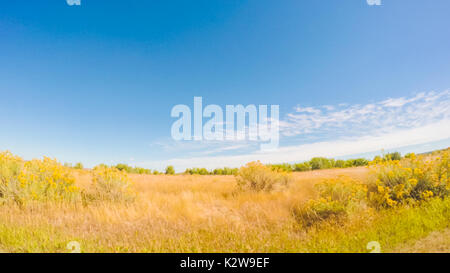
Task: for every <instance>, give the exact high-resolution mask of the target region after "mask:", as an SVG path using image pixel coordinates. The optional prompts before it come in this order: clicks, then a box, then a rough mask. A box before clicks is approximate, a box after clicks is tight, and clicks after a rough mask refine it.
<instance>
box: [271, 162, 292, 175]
mask: <svg viewBox="0 0 450 273" xmlns="http://www.w3.org/2000/svg"><path fill="white" fill-rule="evenodd" d="M269 167H271V168H272V170H273V171H277V172H287V173H289V172H292V171H293V170H294V167H293V166H292V165H291V164H288V163H284V164H272V165H269Z"/></svg>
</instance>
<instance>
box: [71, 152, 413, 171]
mask: <svg viewBox="0 0 450 273" xmlns="http://www.w3.org/2000/svg"><path fill="white" fill-rule="evenodd" d="M410 156H411V154H406V155H405V157H410ZM401 158H402V155H401V154H400V153H399V152H393V153H388V154H384V155H383V156H375V157H374V159H373V160H376V161H390V160H400V159H401ZM368 164H369V161H368V160H367V159H365V158H356V159H347V160H343V159H337V160H336V159H333V158H326V157H314V158H312V159H311V160H309V161H305V162H301V163H294V164H289V163H283V164H268V165H267V166H269V167H271V168H272V170H276V171H281V172H306V171H312V170H323V169H333V168H351V167H360V166H367V165H368ZM64 165H65V166H66V167H70V168H74V169H83V164H81V163H76V164H75V165H73V166H72V164H69V163H65V164H64ZM98 166H104V167H114V168H116V169H118V170H121V171H125V172H127V173H133V174H153V175H159V174H167V175H174V174H175V168H174V167H173V166H167V167H166V169H165V172H159V171H157V170H153V171H152V170H150V169H145V168H141V167H132V166H130V165H127V164H124V163H119V164H117V165H115V166H107V165H105V164H100V165H98ZM238 171H239V169H238V168H227V167H225V168H217V169H214V170H208V169H206V168H189V169H186V170H185V171H184V173H183V174H190V175H193V174H197V175H236V174H237V173H238Z"/></svg>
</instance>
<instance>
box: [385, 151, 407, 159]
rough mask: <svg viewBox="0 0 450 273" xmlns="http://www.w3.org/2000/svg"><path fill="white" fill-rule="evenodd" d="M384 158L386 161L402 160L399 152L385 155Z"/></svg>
mask: <svg viewBox="0 0 450 273" xmlns="http://www.w3.org/2000/svg"><path fill="white" fill-rule="evenodd" d="M383 158H384V160H386V161H392V160H400V159H402V155H401V154H400V153H399V152H394V153H389V154H385V155H384V157H383Z"/></svg>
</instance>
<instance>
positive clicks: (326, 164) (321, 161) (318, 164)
mask: <svg viewBox="0 0 450 273" xmlns="http://www.w3.org/2000/svg"><path fill="white" fill-rule="evenodd" d="M309 164H310V165H311V169H312V170H321V169H330V168H332V167H333V161H331V160H330V159H328V158H325V157H314V158H312V159H311V160H310V161H309Z"/></svg>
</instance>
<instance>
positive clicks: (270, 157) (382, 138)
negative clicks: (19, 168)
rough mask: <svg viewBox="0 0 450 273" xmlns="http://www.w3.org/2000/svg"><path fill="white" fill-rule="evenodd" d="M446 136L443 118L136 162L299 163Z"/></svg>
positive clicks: (181, 165) (449, 135)
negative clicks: (267, 147)
mask: <svg viewBox="0 0 450 273" xmlns="http://www.w3.org/2000/svg"><path fill="white" fill-rule="evenodd" d="M446 139H450V120H443V121H440V122H436V123H433V124H429V125H426V126H422V127H418V128H412V129H404V130H396V131H393V132H390V133H381V134H377V135H366V136H362V137H352V138H349V137H347V138H343V139H339V140H330V141H322V142H316V143H310V144H302V145H292V146H287V147H282V148H280V149H278V150H276V151H273V152H266V153H262V152H254V153H251V154H245V155H234V156H205V157H191V158H176V159H171V160H164V161H149V162H142V163H140V164H141V165H144V166H147V167H151V168H160V169H162V168H164V167H165V166H167V165H174V166H175V167H176V169H177V170H178V171H181V170H184V169H185V168H190V167H206V168H210V169H212V168H216V167H224V166H229V167H238V166H241V165H243V164H245V163H248V162H250V161H255V160H260V161H261V162H263V163H280V162H299V161H303V160H308V159H310V158H311V157H315V156H325V157H338V156H345V155H352V154H361V153H367V152H377V151H380V150H381V149H393V148H398V147H404V146H410V145H418V144H424V143H428V142H433V141H439V140H446Z"/></svg>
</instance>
